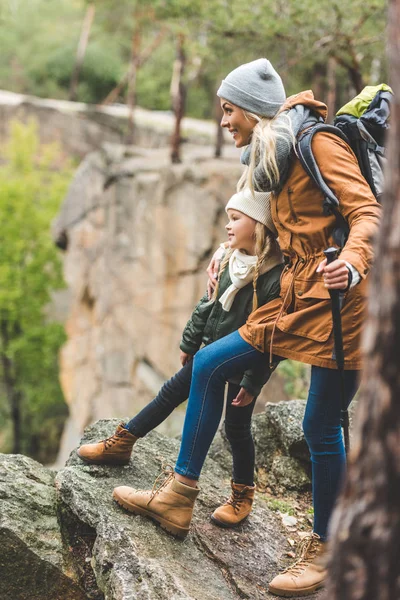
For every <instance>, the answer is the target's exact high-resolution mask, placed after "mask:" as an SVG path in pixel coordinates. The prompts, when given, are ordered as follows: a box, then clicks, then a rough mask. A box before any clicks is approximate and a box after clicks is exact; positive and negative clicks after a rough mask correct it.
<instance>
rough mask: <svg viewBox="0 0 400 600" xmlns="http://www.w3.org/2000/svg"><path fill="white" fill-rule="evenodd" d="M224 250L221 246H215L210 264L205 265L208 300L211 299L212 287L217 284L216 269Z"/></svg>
mask: <svg viewBox="0 0 400 600" xmlns="http://www.w3.org/2000/svg"><path fill="white" fill-rule="evenodd" d="M224 252H225V250H223V249H222V248H221V247H220V248H217V250H216V251H215V252H214V254H213V257H212V259H211V262H210V264H209V265H208V267H207V275H208V277H209V279H208V282H207V294H208V299H209V300H211V296H212V295H213V291H214V288H215V286H216V284H217V277H218V269H219V265H220V263H221V258H222V257H223V255H224Z"/></svg>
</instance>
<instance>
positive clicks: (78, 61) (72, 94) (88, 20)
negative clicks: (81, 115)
mask: <svg viewBox="0 0 400 600" xmlns="http://www.w3.org/2000/svg"><path fill="white" fill-rule="evenodd" d="M95 12H96V7H95V5H94V4H89V6H88V7H87V10H86V15H85V18H84V21H83V24H82V30H81V36H80V38H79V43H78V49H77V51H76V58H75V65H74V70H73V72H72V77H71V83H70V88H69V100H75V99H76V92H77V89H78V82H79V74H80V72H81V68H82V65H83V61H84V58H85V54H86V49H87V45H88V42H89V36H90V30H91V28H92V24H93V19H94V15H95Z"/></svg>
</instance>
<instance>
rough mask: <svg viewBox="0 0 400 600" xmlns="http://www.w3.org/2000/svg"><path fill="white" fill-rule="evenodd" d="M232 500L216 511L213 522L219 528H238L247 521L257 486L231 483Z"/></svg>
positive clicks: (212, 516)
mask: <svg viewBox="0 0 400 600" xmlns="http://www.w3.org/2000/svg"><path fill="white" fill-rule="evenodd" d="M231 487H232V493H231V495H230V498H229V499H228V500H227V501H226V502H225V504H223V505H222V506H219V507H218V508H217V509H216V510H214V512H213V514H212V515H211V520H212V521H213V523H215V524H216V525H219V527H236V526H237V525H240V523H241V522H242V521H243V520H244V519H246V518H247V517H248V516H249V514H250V512H251V507H252V505H253V500H254V492H255V489H256V488H255V486H250V485H243V484H240V483H235V482H234V481H231Z"/></svg>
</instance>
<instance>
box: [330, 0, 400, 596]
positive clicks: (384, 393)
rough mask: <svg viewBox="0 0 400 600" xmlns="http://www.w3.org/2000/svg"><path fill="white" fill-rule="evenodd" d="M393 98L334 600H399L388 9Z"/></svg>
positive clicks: (338, 517) (398, 227)
mask: <svg viewBox="0 0 400 600" xmlns="http://www.w3.org/2000/svg"><path fill="white" fill-rule="evenodd" d="M388 37H389V58H390V64H391V78H390V79H391V85H392V87H393V90H394V102H393V105H392V117H391V131H390V134H389V147H388V161H389V163H388V169H387V172H386V193H385V196H384V204H383V206H384V211H383V220H382V223H381V227H380V231H379V235H378V239H377V244H376V246H377V256H376V262H375V266H374V269H373V272H372V274H371V277H372V281H371V284H372V285H371V289H370V300H369V316H368V321H367V327H366V332H365V334H366V335H365V336H364V350H365V355H366V356H365V369H364V377H363V385H362V391H361V395H360V399H359V410H358V412H357V428H356V432H355V440H354V442H353V451H352V452H351V454H350V457H349V463H350V464H349V472H348V478H347V482H346V485H345V489H344V493H343V495H342V497H341V499H340V501H339V504H338V507H337V509H336V511H335V514H334V517H333V522H332V559H331V568H330V581H329V584H328V594H327V598H329V600H395V599H398V598H400V542H399V540H400V377H399V355H400V235H399V232H400V2H399V0H391V2H390V5H389V32H388Z"/></svg>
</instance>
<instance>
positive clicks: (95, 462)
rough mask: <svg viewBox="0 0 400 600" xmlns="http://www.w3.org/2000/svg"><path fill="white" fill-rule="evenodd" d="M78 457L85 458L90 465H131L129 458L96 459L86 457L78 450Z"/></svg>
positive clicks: (84, 460)
mask: <svg viewBox="0 0 400 600" xmlns="http://www.w3.org/2000/svg"><path fill="white" fill-rule="evenodd" d="M77 455H78V457H79V458H80V459H81V460H83V462H85V463H88V464H89V465H108V466H113V465H115V466H118V467H119V466H121V467H122V466H126V465H129V459H128V460H126V459H125V460H115V459H113V460H104V459H98V460H96V459H95V458H86V457H83V456H81V455H80V454H79V452H77Z"/></svg>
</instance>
